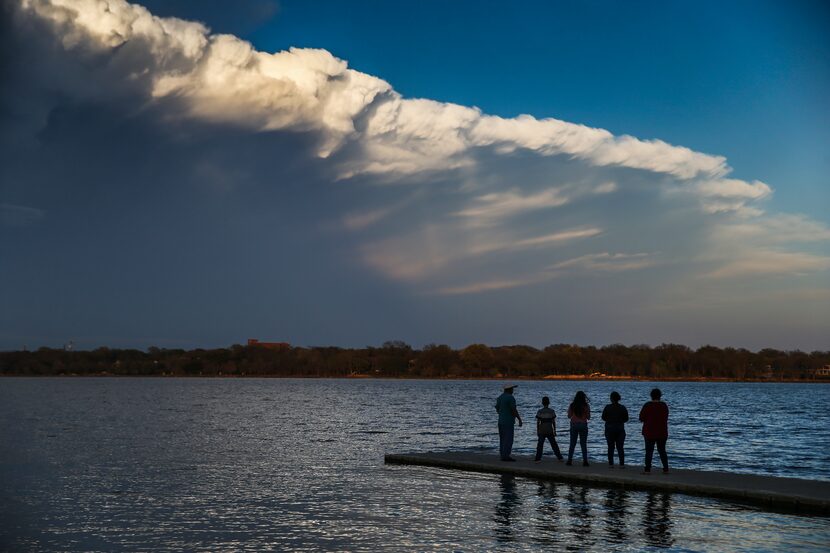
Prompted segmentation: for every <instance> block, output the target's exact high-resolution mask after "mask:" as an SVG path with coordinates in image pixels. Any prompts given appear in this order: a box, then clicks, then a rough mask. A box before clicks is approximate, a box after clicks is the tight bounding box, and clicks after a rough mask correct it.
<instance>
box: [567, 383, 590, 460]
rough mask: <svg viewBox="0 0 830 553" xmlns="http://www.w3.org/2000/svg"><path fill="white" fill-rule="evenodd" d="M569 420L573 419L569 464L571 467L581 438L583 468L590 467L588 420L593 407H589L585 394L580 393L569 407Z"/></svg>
mask: <svg viewBox="0 0 830 553" xmlns="http://www.w3.org/2000/svg"><path fill="white" fill-rule="evenodd" d="M568 418H569V419H571V445H570V447H569V448H568V462H567V463H566V464H567V465H571V464H572V462H573V458H574V449H575V448H576V439H577V437H579V445H580V446H582V466H585V467H587V466H588V419H590V418H591V407H590V406H589V405H588V398H587V397H586V396H585V392H582V391H579V392H577V393H576V395H575V396H574V400H573V401H572V402H571V404H570V405H569V406H568Z"/></svg>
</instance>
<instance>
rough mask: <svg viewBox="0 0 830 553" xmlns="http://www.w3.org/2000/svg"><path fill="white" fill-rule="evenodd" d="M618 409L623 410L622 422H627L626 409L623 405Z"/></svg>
mask: <svg viewBox="0 0 830 553" xmlns="http://www.w3.org/2000/svg"><path fill="white" fill-rule="evenodd" d="M620 407H622V410H623V416H622V421H623V422H628V409H626V408H625V405H621V406H620Z"/></svg>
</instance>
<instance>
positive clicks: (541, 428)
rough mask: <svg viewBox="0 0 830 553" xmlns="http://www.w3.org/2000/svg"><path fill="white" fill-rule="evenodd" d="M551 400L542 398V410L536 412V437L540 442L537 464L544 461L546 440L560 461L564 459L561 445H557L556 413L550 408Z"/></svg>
mask: <svg viewBox="0 0 830 553" xmlns="http://www.w3.org/2000/svg"><path fill="white" fill-rule="evenodd" d="M549 405H550V398H549V397H548V396H545V397H543V398H542V408H541V409H539V410H538V411H537V412H536V435H537V436H538V437H539V440H538V441H537V442H536V462H537V463H539V462H541V460H542V450H543V449H544V447H545V440H548V441H549V442H550V446H551V447H552V448H553V453H554V455H556V458H557V459H559V460H560V461H561V460H562V459H563V457H562V452H561V451H559V444H557V443H556V413H554V412H553V409H551V408H550V407H549Z"/></svg>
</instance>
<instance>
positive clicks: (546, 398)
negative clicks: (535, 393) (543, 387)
mask: <svg viewBox="0 0 830 553" xmlns="http://www.w3.org/2000/svg"><path fill="white" fill-rule="evenodd" d="M542 405H544V406H545V407H547V406H548V405H550V398H549V397H548V396H545V397H543V398H542Z"/></svg>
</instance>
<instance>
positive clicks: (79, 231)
mask: <svg viewBox="0 0 830 553" xmlns="http://www.w3.org/2000/svg"><path fill="white" fill-rule="evenodd" d="M828 31H830V8H828V7H827V5H826V3H823V2H806V1H797V2H787V3H783V2H760V1H759V2H740V1H736V2H729V3H716V2H671V3H665V2H631V3H618V2H593V1H588V2H564V1H562V2H526V3H521V4H515V3H508V2H461V1H458V2H437V1H421V2H375V1H372V2H357V1H355V2H334V1H326V2H322V1H321V2H314V1H290V0H283V1H281V2H275V1H272V0H244V1H238V2H233V3H229V2H220V1H206V0H205V1H197V0H192V1H187V0H181V1H176V0H172V1H170V0H168V1H162V0H148V1H146V2H145V3H144V4H143V5H139V4H130V3H127V2H124V1H120V0H95V1H93V0H12V1H11V2H8V3H5V4H4V7H3V8H2V20H0V307H2V308H0V349H19V348H22V347H24V346H25V347H28V348H30V349H31V348H36V347H40V346H51V347H59V346H61V345H63V344H65V343H67V342H69V341H73V342H74V344H75V346H76V347H78V348H83V349H87V348H94V347H99V346H108V347H136V348H146V347H149V346H158V347H185V348H192V347H220V346H227V345H230V344H233V343H244V341H245V340H246V339H247V338H259V339H261V340H266V341H286V342H290V343H292V344H297V345H336V346H344V347H359V346H365V345H379V344H381V343H383V342H384V341H387V340H403V341H405V342H408V343H410V344H412V345H413V346H415V347H421V346H423V345H425V344H428V343H447V344H449V345H451V346H454V347H463V346H465V345H468V344H471V343H486V344H489V345H493V346H496V345H507V344H528V345H533V346H537V347H543V346H545V345H548V344H554V343H577V344H581V345H598V346H600V345H606V344H612V343H625V344H639V343H646V344H652V345H657V344H660V343H664V342H674V343H682V344H687V345H689V346H692V347H698V346H700V345H704V344H713V345H718V346H732V347H746V348H749V349H754V350H757V349H761V348H764V347H774V348H779V349H796V348H798V349H803V350H816V349H819V350H827V349H830V338H829V337H830V227H829V226H828V225H830V215H828V213H829V212H830V211H828V207H830V182H828V181H829V180H830V179H828V176H827V175H829V174H830V109H828V108H830V106H828V100H827V99H828V98H830V32H828Z"/></svg>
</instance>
